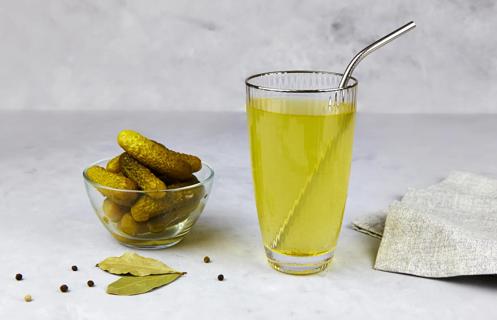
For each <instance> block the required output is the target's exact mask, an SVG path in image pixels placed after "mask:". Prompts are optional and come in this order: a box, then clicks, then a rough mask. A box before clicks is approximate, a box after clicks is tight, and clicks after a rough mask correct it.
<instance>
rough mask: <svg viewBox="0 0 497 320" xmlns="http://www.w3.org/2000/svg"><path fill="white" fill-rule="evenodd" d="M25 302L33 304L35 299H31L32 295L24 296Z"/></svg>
mask: <svg viewBox="0 0 497 320" xmlns="http://www.w3.org/2000/svg"><path fill="white" fill-rule="evenodd" d="M24 301H26V302H31V301H33V297H31V295H30V294H27V295H25V296H24Z"/></svg>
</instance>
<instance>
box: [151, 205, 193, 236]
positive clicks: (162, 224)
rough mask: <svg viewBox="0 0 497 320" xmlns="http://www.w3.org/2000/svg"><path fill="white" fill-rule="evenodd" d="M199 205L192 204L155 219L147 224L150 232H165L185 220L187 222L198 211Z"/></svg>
mask: <svg viewBox="0 0 497 320" xmlns="http://www.w3.org/2000/svg"><path fill="white" fill-rule="evenodd" d="M198 205H199V204H198V202H197V203H191V204H190V205H187V206H183V207H179V208H176V209H173V210H171V211H169V212H168V213H165V214H163V215H160V216H157V217H154V218H152V219H150V220H149V221H148V222H147V225H148V230H149V231H150V232H152V233H160V232H163V231H165V230H166V229H167V228H168V227H171V226H174V225H175V224H178V223H180V222H182V221H184V220H186V219H187V218H188V217H189V216H190V214H191V213H192V212H193V211H194V210H195V209H197V207H198Z"/></svg>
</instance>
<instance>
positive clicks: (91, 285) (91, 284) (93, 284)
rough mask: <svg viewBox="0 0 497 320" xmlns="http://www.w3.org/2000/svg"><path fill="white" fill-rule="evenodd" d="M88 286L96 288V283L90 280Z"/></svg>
mask: <svg viewBox="0 0 497 320" xmlns="http://www.w3.org/2000/svg"><path fill="white" fill-rule="evenodd" d="M86 284H87V285H88V287H93V286H95V282H93V280H88V282H86Z"/></svg>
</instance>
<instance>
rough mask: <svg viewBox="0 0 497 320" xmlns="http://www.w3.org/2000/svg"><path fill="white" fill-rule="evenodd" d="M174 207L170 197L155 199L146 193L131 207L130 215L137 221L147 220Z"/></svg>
mask: <svg viewBox="0 0 497 320" xmlns="http://www.w3.org/2000/svg"><path fill="white" fill-rule="evenodd" d="M173 207H174V202H173V201H171V199H170V197H169V196H168V197H165V198H163V199H160V200H155V199H152V198H150V197H149V196H147V195H144V196H142V197H141V198H140V199H138V201H136V203H135V204H134V205H133V206H132V207H131V216H132V217H133V219H135V220H136V221H139V222H144V221H148V220H149V219H150V218H153V217H155V216H158V215H160V214H163V213H166V212H168V211H169V210H171V209H172V208H173Z"/></svg>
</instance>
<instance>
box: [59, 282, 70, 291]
mask: <svg viewBox="0 0 497 320" xmlns="http://www.w3.org/2000/svg"><path fill="white" fill-rule="evenodd" d="M59 289H60V291H61V292H67V291H69V287H68V286H67V285H66V284H63V285H61V286H60V288H59Z"/></svg>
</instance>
